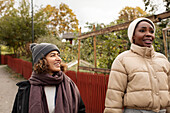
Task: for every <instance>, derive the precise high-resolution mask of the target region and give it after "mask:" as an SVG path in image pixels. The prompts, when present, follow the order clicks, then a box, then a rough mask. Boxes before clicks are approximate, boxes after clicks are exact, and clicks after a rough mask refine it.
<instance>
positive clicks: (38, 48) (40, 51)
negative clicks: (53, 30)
mask: <svg viewBox="0 0 170 113" xmlns="http://www.w3.org/2000/svg"><path fill="white" fill-rule="evenodd" d="M30 50H31V52H32V59H33V63H34V64H35V63H37V62H38V61H39V60H40V59H42V58H43V57H45V56H46V55H47V54H48V53H50V52H51V51H55V50H56V51H58V52H59V53H60V50H59V49H58V47H57V46H56V45H54V44H51V43H40V44H37V43H32V44H30Z"/></svg>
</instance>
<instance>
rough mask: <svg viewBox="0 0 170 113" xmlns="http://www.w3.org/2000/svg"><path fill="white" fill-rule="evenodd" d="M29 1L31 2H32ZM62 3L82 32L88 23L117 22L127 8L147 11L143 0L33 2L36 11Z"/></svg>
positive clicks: (40, 0)
mask: <svg viewBox="0 0 170 113" xmlns="http://www.w3.org/2000/svg"><path fill="white" fill-rule="evenodd" d="M17 1H21V0H17ZM29 1H30V2H31V0H29ZM154 1H155V2H159V1H160V0H154ZM61 3H65V4H67V5H68V6H69V8H70V9H72V10H73V12H74V14H75V15H76V17H77V19H78V20H79V27H81V30H82V32H85V31H87V29H86V28H84V26H85V25H86V22H89V23H104V24H105V25H107V24H109V23H110V22H112V21H114V20H116V19H117V18H118V16H119V12H120V11H121V10H122V9H123V8H124V7H126V6H130V7H134V8H135V7H137V6H139V7H140V8H142V9H143V10H144V9H145V6H144V3H143V0H33V6H34V9H36V7H40V6H42V7H45V6H46V5H48V4H50V5H51V6H56V7H57V8H58V7H59V5H60V4H61ZM160 11H161V10H160Z"/></svg>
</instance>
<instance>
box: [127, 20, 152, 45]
mask: <svg viewBox="0 0 170 113" xmlns="http://www.w3.org/2000/svg"><path fill="white" fill-rule="evenodd" d="M141 21H149V22H150V23H151V24H152V26H153V28H154V33H155V25H154V23H153V22H152V21H151V20H150V19H148V18H137V19H135V20H133V21H132V22H131V23H130V24H129V27H128V37H129V40H130V42H131V43H133V39H132V37H133V33H134V30H135V28H136V25H137V24H138V23H139V22H141Z"/></svg>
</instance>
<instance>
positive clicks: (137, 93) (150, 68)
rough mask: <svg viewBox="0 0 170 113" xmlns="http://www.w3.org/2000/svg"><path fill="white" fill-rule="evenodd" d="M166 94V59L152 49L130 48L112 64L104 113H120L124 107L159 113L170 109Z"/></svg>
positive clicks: (169, 74) (169, 67)
mask: <svg viewBox="0 0 170 113" xmlns="http://www.w3.org/2000/svg"><path fill="white" fill-rule="evenodd" d="M169 91H170V63H169V61H168V60H167V58H166V57H165V56H164V55H162V54H160V53H157V52H155V51H154V49H153V47H152V48H148V47H140V46H137V45H135V44H132V45H131V49H130V50H129V51H125V52H123V53H121V54H120V55H118V56H117V58H116V59H115V61H114V62H113V64H112V68H111V72H110V76H109V82H108V89H107V93H106V100H105V110H104V113H122V112H123V107H126V108H132V109H145V110H152V111H155V112H158V111H159V110H160V109H166V108H168V106H170V94H169ZM168 109H169V108H168Z"/></svg>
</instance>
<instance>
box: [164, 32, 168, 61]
mask: <svg viewBox="0 0 170 113" xmlns="http://www.w3.org/2000/svg"><path fill="white" fill-rule="evenodd" d="M163 42H164V50H165V56H166V57H167V58H168V54H167V46H166V36H165V30H163Z"/></svg>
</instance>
